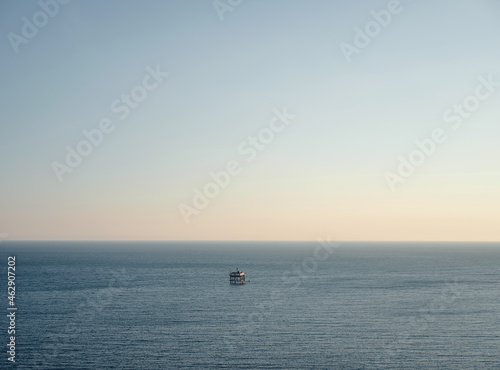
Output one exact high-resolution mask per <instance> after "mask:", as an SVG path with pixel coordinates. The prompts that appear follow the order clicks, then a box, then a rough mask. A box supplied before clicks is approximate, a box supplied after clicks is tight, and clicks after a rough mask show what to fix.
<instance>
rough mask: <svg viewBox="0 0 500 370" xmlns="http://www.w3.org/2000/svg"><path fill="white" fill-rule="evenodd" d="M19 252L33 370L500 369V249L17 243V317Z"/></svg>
mask: <svg viewBox="0 0 500 370" xmlns="http://www.w3.org/2000/svg"><path fill="white" fill-rule="evenodd" d="M9 255H11V256H12V255H13V256H16V307H17V312H16V367H17V368H20V369H31V368H40V369H106V368H116V369H176V368H196V369H211V368H240V369H259V368H262V369H281V368H283V369H308V368H310V369H313V368H314V369H419V368H425V369H431V368H432V369H499V368H500V286H499V283H500V272H499V267H500V244H499V243H496V244H495V243H491V244H487V243H340V246H337V245H334V244H331V245H326V247H325V246H323V247H321V246H320V244H319V243H316V242H310V243H298V242H279V243H276V242H274V243H271V242H217V243H216V242H198V243H193V242H154V243H152V242H107V243H104V242H93V243H79V242H9V241H4V242H2V243H1V244H0V261H1V262H0V264H1V271H2V272H1V276H2V277H1V279H0V281H1V284H3V285H4V287H5V288H1V289H0V290H1V291H2V295H1V301H0V309H2V310H3V311H4V313H6V312H7V307H8V300H7V257H8V256H9ZM236 267H238V268H239V269H240V270H242V271H244V272H245V273H246V274H247V279H248V280H249V282H248V283H247V284H246V285H244V286H234V285H230V284H229V277H228V274H229V271H230V270H232V269H234V268H236ZM2 306H3V307H2ZM1 322H2V323H3V324H1V325H3V328H1V327H0V332H1V333H3V334H2V335H1V336H0V338H3V340H2V341H3V342H5V343H2V346H3V347H4V349H5V348H6V344H7V343H8V335H7V327H8V325H9V323H8V320H7V318H6V317H5V316H4V320H2V321H1ZM2 357H3V358H2V359H1V360H0V364H1V366H0V367H2V368H6V367H8V366H9V362H8V361H7V357H8V355H7V353H6V351H3V355H2Z"/></svg>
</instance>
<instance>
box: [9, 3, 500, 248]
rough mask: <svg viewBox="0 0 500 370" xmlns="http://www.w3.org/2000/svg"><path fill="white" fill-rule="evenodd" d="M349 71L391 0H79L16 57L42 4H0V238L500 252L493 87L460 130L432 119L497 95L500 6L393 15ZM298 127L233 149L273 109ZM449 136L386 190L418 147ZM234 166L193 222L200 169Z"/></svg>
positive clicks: (499, 152) (412, 8) (406, 7)
mask: <svg viewBox="0 0 500 370" xmlns="http://www.w3.org/2000/svg"><path fill="white" fill-rule="evenodd" d="M401 3H402V6H403V11H402V12H401V13H400V14H397V15H395V16H394V17H393V19H392V22H391V24H390V25H389V26H388V27H387V28H385V29H383V30H382V32H381V33H380V35H378V36H377V37H375V38H374V39H373V40H372V42H371V43H370V44H369V45H368V46H367V47H366V48H364V49H363V50H362V51H361V53H360V54H358V55H353V58H352V62H351V63H348V62H347V61H346V59H345V58H344V56H343V54H342V52H341V50H340V48H339V44H340V43H342V42H348V43H352V42H353V38H354V28H355V27H361V28H363V27H364V25H365V24H366V23H367V22H368V21H370V20H371V19H372V16H371V15H370V11H371V10H377V11H378V10H381V9H385V8H386V7H387V1H331V0H325V1H310V0H301V1H294V0H274V1H268V0H244V1H243V2H242V3H241V5H239V6H237V7H235V9H233V11H232V12H227V13H225V14H224V16H225V19H224V21H223V22H222V21H221V20H220V19H219V17H218V15H217V13H216V11H215V10H214V7H213V5H212V1H210V0H207V1H205V0H204V1H201V0H200V1H194V0H191V1H123V0H120V1H118V0H115V1H105V2H103V1H97V0H90V1H87V0H85V1H83V0H73V1H71V2H70V3H69V4H67V5H62V6H60V9H59V13H58V14H56V15H55V16H54V17H53V18H51V19H50V20H49V22H48V24H47V25H46V26H44V27H42V28H40V29H39V31H38V33H37V35H35V37H33V38H32V39H30V40H29V41H28V43H27V44H23V45H20V47H19V53H17V54H16V53H15V52H14V50H13V48H12V46H11V43H10V42H9V39H8V37H7V35H8V34H9V32H13V33H16V34H21V27H22V24H23V22H22V17H27V18H28V19H32V17H33V15H34V14H35V13H36V12H38V11H39V10H40V6H39V5H38V4H37V2H36V1H12V0H11V1H2V2H1V3H0V24H1V32H0V34H1V35H2V40H3V41H2V42H1V43H0V58H1V67H2V68H1V69H0V79H1V82H2V88H1V90H0V91H1V92H0V94H1V96H0V111H1V112H2V120H1V125H2V126H1V127H2V130H1V135H0V158H1V160H0V174H1V175H0V176H1V183H0V233H5V234H8V238H9V239H62V240H65V239H92V240H95V239H98V240H101V239H102V240H108V239H133V240H150V239H153V240H158V239H165V240H181V239H182V240H188V239H196V240H200V239H201V240H203V239H212V240H226V239H227V240H313V239H315V238H316V237H318V236H320V237H326V236H327V235H331V236H332V238H333V239H336V240H453V241H454V240H471V241H480V240H481V241H482V240H485V241H494V240H495V241H498V240H500V227H499V224H500V192H499V186H500V169H499V162H500V149H499V148H500V147H499V145H498V139H499V137H500V111H499V109H498V106H499V104H498V103H499V101H500V88H499V89H498V91H497V92H496V93H495V94H493V95H492V97H491V98H489V99H488V100H486V101H484V102H481V105H480V107H479V109H478V110H477V111H476V112H474V113H473V115H472V117H471V118H470V119H468V120H467V121H465V122H464V124H463V125H462V127H461V128H460V129H459V130H452V129H451V124H450V123H446V122H444V121H443V119H442V116H443V113H444V112H445V111H446V110H447V109H449V108H450V107H452V106H453V104H455V103H460V102H462V101H463V99H464V98H465V97H467V96H468V95H471V94H472V93H474V90H475V88H476V86H477V85H478V76H481V75H482V76H488V75H493V76H496V80H497V81H500V64H499V61H500V47H499V42H498V40H499V35H500V22H499V19H500V3H499V2H498V1H495V0H484V1H480V0H469V1H457V0H443V1H431V0H427V1H413V2H410V1H402V2H401ZM156 65H160V66H161V69H162V70H164V71H168V72H169V73H170V75H169V77H168V78H166V80H165V81H164V82H162V83H161V84H160V86H159V87H158V88H157V89H155V90H153V91H150V92H149V94H148V97H147V99H145V100H144V101H143V102H141V103H140V105H139V106H138V107H137V108H136V109H134V110H133V111H132V113H131V114H130V116H128V117H127V118H126V119H125V120H121V121H120V120H119V119H117V115H116V114H115V113H113V112H112V111H111V110H110V105H111V102H113V101H114V100H115V99H117V98H119V97H120V95H121V94H122V93H127V92H129V91H130V90H131V89H132V88H133V87H134V86H136V85H138V84H139V83H140V82H141V80H142V78H143V76H144V75H145V74H146V70H145V69H146V67H147V66H152V67H155V66H156ZM284 106H286V107H287V110H288V111H289V112H291V113H294V114H296V115H297V117H296V118H295V119H294V120H293V122H292V123H291V124H290V126H288V127H287V128H286V130H284V131H283V132H281V133H279V135H276V137H275V139H274V140H273V141H272V142H271V143H270V144H269V145H268V146H267V147H266V149H265V150H263V151H262V152H260V153H259V155H258V157H257V158H256V159H255V160H254V161H252V162H251V163H247V162H246V161H245V160H244V158H243V157H242V156H241V155H239V154H238V152H237V147H238V145H239V144H240V143H241V142H242V141H244V140H245V139H246V138H247V137H248V136H249V135H255V134H256V133H258V131H259V130H260V129H261V128H263V127H266V126H267V124H268V122H269V120H270V119H271V118H272V117H273V109H279V110H281V109H282V108H283V107H284ZM106 117H107V118H110V119H111V120H112V121H113V123H115V124H116V129H115V131H114V132H113V133H111V134H109V135H107V136H105V139H104V141H103V142H102V143H101V144H100V145H99V146H98V147H97V148H95V149H94V150H93V152H92V153H91V154H90V155H89V156H88V157H86V158H84V161H83V163H82V164H81V165H80V166H78V167H76V168H75V169H74V172H73V173H71V174H66V175H64V181H63V182H59V181H58V180H57V178H56V176H55V174H54V171H53V169H52V167H51V164H52V163H53V162H54V161H59V162H62V163H64V160H65V156H66V149H65V147H66V146H68V145H69V146H72V147H73V148H74V147H75V146H76V144H77V143H78V142H79V141H80V140H82V139H84V137H83V135H82V130H83V129H88V130H90V129H93V128H96V127H97V126H98V123H99V121H100V120H101V119H103V118H106ZM437 127H441V128H443V129H444V130H445V131H446V132H447V134H448V136H449V138H448V140H447V141H446V142H445V143H443V144H440V145H439V146H438V148H437V150H436V153H435V154H433V155H432V156H431V157H429V158H428V159H427V160H426V161H425V163H424V164H423V165H422V166H421V167H419V168H418V169H417V170H416V171H415V173H414V174H413V175H412V176H411V177H409V178H408V179H407V180H406V181H405V182H404V183H403V184H400V185H399V186H398V187H397V190H396V191H395V192H391V191H390V189H389V187H388V185H387V183H386V181H385V178H384V173H385V172H386V171H396V169H397V166H398V163H399V161H398V157H399V156H400V155H401V156H404V157H407V156H408V154H409V153H410V152H411V151H412V150H414V149H415V148H416V147H415V144H414V140H416V139H420V140H421V139H425V138H428V137H429V136H430V133H431V132H432V130H433V129H434V128H437ZM233 159H235V160H238V162H240V163H241V167H242V168H243V171H242V173H241V174H240V175H238V176H237V177H234V178H233V179H232V180H231V183H230V185H229V186H228V187H227V188H226V189H224V190H223V191H222V192H221V194H220V195H219V196H218V197H216V198H215V199H212V200H211V201H210V204H209V206H208V207H207V208H206V209H204V210H202V211H201V213H200V214H199V215H198V216H196V217H193V219H192V222H191V223H189V224H186V223H185V222H184V220H183V218H182V216H181V214H180V212H179V204H180V203H186V204H189V203H190V202H191V199H192V198H193V188H194V187H197V188H202V187H203V186H204V185H205V184H206V183H207V182H208V181H210V177H209V175H208V174H209V172H210V171H218V170H220V169H222V168H224V167H225V165H226V163H227V162H228V161H230V160H233Z"/></svg>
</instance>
